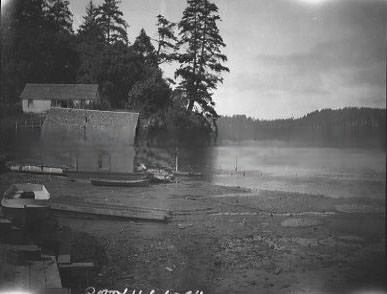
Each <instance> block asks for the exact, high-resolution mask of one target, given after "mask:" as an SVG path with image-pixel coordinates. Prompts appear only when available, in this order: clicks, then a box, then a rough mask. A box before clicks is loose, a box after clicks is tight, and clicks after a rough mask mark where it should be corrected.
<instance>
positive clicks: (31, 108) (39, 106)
mask: <svg viewBox="0 0 387 294" xmlns="http://www.w3.org/2000/svg"><path fill="white" fill-rule="evenodd" d="M22 108H23V112H32V113H42V112H46V111H48V110H50V108H51V100H35V99H34V100H32V104H30V105H28V99H23V100H22Z"/></svg>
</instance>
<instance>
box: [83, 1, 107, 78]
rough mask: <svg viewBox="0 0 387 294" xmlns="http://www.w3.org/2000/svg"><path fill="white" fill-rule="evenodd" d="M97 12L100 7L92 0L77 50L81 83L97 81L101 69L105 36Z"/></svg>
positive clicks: (87, 9) (87, 8)
mask: <svg viewBox="0 0 387 294" xmlns="http://www.w3.org/2000/svg"><path fill="white" fill-rule="evenodd" d="M97 14H98V9H97V7H96V6H95V5H94V3H93V2H92V1H91V0H90V2H89V3H88V5H87V6H86V15H85V16H84V17H83V23H82V24H81V25H80V26H79V29H78V35H77V37H78V44H77V50H78V54H79V57H80V66H79V68H78V73H77V81H78V82H81V83H96V82H97V77H98V75H99V72H100V69H101V61H102V54H103V51H104V43H103V42H104V36H103V33H102V30H101V28H100V25H99V24H98V22H97Z"/></svg>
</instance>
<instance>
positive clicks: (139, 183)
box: [90, 179, 150, 187]
mask: <svg viewBox="0 0 387 294" xmlns="http://www.w3.org/2000/svg"><path fill="white" fill-rule="evenodd" d="M90 182H91V184H93V185H95V186H117V187H144V186H147V185H148V184H149V182H150V181H149V179H138V180H114V179H90Z"/></svg>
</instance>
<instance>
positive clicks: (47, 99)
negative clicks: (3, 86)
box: [20, 83, 100, 113]
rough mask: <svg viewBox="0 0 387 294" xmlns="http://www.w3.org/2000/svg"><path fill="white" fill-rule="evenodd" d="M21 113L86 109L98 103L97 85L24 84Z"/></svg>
mask: <svg viewBox="0 0 387 294" xmlns="http://www.w3.org/2000/svg"><path fill="white" fill-rule="evenodd" d="M20 98H21V101H22V108H23V112H32V113H43V112H47V111H48V110H50V109H51V107H65V108H81V109H82V108H88V106H89V105H90V104H92V103H93V102H97V101H99V98H100V96H99V92H98V85H97V84H30V83H29V84H26V86H25V88H24V90H23V92H22V93H21V95H20Z"/></svg>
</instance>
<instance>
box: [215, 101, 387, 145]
mask: <svg viewBox="0 0 387 294" xmlns="http://www.w3.org/2000/svg"><path fill="white" fill-rule="evenodd" d="M218 140H220V141H222V140H232V141H242V140H282V141H287V142H289V143H301V144H308V145H318V146H339V147H340V146H342V147H385V146H386V109H379V108H352V107H351V108H344V109H337V110H332V109H323V110H320V111H319V110H316V111H314V112H311V113H308V114H307V115H305V116H303V117H301V118H297V119H293V118H290V119H276V120H259V119H253V118H250V117H246V116H245V115H234V116H232V117H229V116H222V117H221V118H219V120H218Z"/></svg>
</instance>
